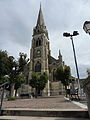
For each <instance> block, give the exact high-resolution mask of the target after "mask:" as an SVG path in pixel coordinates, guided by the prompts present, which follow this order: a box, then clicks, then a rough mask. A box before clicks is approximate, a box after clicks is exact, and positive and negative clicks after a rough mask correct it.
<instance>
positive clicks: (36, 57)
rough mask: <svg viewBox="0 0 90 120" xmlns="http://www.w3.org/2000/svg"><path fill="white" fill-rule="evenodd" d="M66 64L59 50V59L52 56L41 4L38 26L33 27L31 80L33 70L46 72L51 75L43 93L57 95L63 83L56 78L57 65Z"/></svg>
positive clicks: (60, 91)
mask: <svg viewBox="0 0 90 120" xmlns="http://www.w3.org/2000/svg"><path fill="white" fill-rule="evenodd" d="M62 65H64V62H63V61H62V55H61V53H60V50H59V56H58V59H55V58H54V57H52V56H51V50H50V41H49V36H48V30H47V27H46V26H45V22H44V17H43V13H42V9H41V6H40V9H39V14H38V19H37V23H36V26H35V27H34V28H33V35H32V44H31V50H30V70H29V80H30V79H31V74H32V72H36V73H44V72H46V73H47V75H48V76H49V80H48V83H47V85H46V87H45V89H44V90H43V94H46V95H48V96H49V95H55V94H61V93H62V87H63V86H62V84H61V83H60V81H58V80H57V79H56V78H55V75H54V74H55V70H56V69H57V67H59V66H62Z"/></svg>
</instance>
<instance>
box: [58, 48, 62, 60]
mask: <svg viewBox="0 0 90 120" xmlns="http://www.w3.org/2000/svg"><path fill="white" fill-rule="evenodd" d="M58 59H59V61H62V55H61V52H60V50H59V56H58Z"/></svg>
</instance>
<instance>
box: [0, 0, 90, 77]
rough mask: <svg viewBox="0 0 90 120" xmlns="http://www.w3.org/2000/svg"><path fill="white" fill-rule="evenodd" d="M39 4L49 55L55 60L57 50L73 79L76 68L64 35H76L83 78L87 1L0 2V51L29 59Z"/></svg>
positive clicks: (88, 40) (88, 62)
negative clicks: (21, 54)
mask: <svg viewBox="0 0 90 120" xmlns="http://www.w3.org/2000/svg"><path fill="white" fill-rule="evenodd" d="M40 2H41V4H42V11H43V15H44V21H45V25H46V26H47V29H48V34H49V41H50V49H51V55H52V56H53V57H55V58H58V53H59V49H60V51H61V54H62V57H63V60H64V62H65V64H66V65H69V66H70V67H71V72H72V75H73V76H77V75H76V68H75V63H74V57H73V50H72V44H71V40H70V38H66V37H63V33H64V32H70V33H71V34H72V33H73V31H78V32H79V35H78V36H75V37H73V40H74V45H75V50H76V57H77V63H78V68H79V74H80V78H86V77H87V72H86V71H87V69H89V68H90V36H89V35H88V34H86V33H85V31H84V30H83V24H84V22H85V21H89V20H90V0H0V50H1V49H2V50H7V52H8V54H9V55H12V56H14V57H15V58H16V59H17V58H18V57H19V52H23V53H26V54H27V55H28V57H30V48H31V40H32V33H33V28H34V27H35V25H36V22H37V17H38V12H39V8H40Z"/></svg>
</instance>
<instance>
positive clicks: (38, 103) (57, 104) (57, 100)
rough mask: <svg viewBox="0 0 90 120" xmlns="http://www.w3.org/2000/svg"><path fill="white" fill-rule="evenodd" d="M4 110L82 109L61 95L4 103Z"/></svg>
mask: <svg viewBox="0 0 90 120" xmlns="http://www.w3.org/2000/svg"><path fill="white" fill-rule="evenodd" d="M5 108H24V109H27V108H28V109H83V108H81V107H79V106H78V105H76V104H74V103H72V102H71V101H69V100H66V99H65V98H64V96H63V95H60V96H51V97H46V98H37V99H35V98H34V99H17V100H15V101H4V102H3V109H5Z"/></svg>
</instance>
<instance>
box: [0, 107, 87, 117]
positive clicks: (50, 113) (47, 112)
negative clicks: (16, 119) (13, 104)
mask: <svg viewBox="0 0 90 120" xmlns="http://www.w3.org/2000/svg"><path fill="white" fill-rule="evenodd" d="M2 113H3V115H5V116H6V115H7V116H31V117H64V118H89V115H88V111H87V110H84V109H24V108H13V109H4V110H3V111H2Z"/></svg>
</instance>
